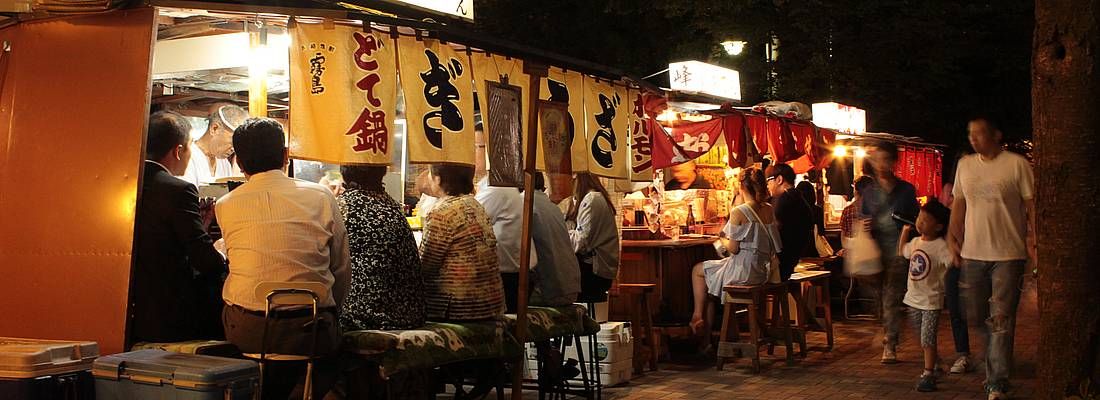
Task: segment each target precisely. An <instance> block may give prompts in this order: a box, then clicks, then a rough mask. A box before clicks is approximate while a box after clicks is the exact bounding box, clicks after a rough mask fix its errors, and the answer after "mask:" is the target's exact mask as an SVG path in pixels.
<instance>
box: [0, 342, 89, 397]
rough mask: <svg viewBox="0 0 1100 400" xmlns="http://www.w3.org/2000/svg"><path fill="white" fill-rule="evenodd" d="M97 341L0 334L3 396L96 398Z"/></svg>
mask: <svg viewBox="0 0 1100 400" xmlns="http://www.w3.org/2000/svg"><path fill="white" fill-rule="evenodd" d="M97 356H99V345H97V344H96V343H95V342H73V341H60V340H41V339H20V338H0V398H2V399H12V400H24V399H25V400H32V399H33V400H54V399H58V400H85V399H87V400H91V399H95V381H94V379H93V378H92V374H91V372H89V371H90V370H91V368H92V360H95V358H96V357H97Z"/></svg>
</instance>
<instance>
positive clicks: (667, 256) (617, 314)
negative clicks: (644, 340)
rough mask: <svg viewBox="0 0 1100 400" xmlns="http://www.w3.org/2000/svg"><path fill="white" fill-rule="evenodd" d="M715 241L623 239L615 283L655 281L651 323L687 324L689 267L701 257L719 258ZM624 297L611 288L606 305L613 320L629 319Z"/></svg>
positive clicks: (688, 314)
mask: <svg viewBox="0 0 1100 400" xmlns="http://www.w3.org/2000/svg"><path fill="white" fill-rule="evenodd" d="M715 240H717V237H691V238H682V239H677V240H670V239H666V240H623V241H622V249H623V250H622V256H621V258H620V262H619V276H618V280H617V281H616V284H619V283H652V284H656V285H657V287H656V292H655V294H654V295H653V296H651V297H650V298H649V307H650V310H653V312H654V317H653V318H654V319H653V320H654V323H655V324H657V325H659V326H668V325H687V323H688V322H690V321H691V312H692V289H691V269H692V267H694V266H695V264H697V263H700V262H702V261H704V260H713V259H717V258H718V254H717V253H716V252H715V250H714V246H713V243H714V241H715ZM623 300H625V299H624V298H620V297H619V296H617V295H616V294H615V290H614V288H613V289H612V295H611V297H610V298H609V304H608V308H609V314H610V317H611V319H612V320H619V321H629V320H630V316H629V315H628V314H627V310H628V308H627V306H626V305H625V304H623Z"/></svg>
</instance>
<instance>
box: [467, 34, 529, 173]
mask: <svg viewBox="0 0 1100 400" xmlns="http://www.w3.org/2000/svg"><path fill="white" fill-rule="evenodd" d="M470 63H471V64H473V66H474V75H473V76H474V84H475V89H476V90H477V96H478V104H480V105H481V120H482V121H483V123H484V125H485V132H492V130H493V127H492V124H493V120H492V119H491V118H486V112H485V111H486V105H487V104H489V103H488V99H487V98H486V94H487V93H488V92H489V90H488V87H487V82H497V83H501V84H507V85H511V86H515V87H517V88H519V90H520V93H519V97H520V100H521V101H520V108H519V110H520V117H521V123H520V130H521V131H522V132H524V136H526V132H527V120H528V119H529V115H530V111H531V105H530V104H528V103H529V102H530V99H529V96H528V90H530V88H529V86H531V78H530V76H529V75H527V74H525V73H523V60H519V59H515V58H508V57H504V56H499V55H493V54H487V53H474V54H472V55H470ZM487 137H488V138H489V141H490V143H488V146H490V147H491V146H493V143H491V142H492V137H491V136H487ZM538 140H540V142H539V145H538V149H539V151H538V159H537V160H538V165H540V166H541V165H543V161H542V143H541V139H538ZM492 168H493V166H492V164H491V163H490V164H489V169H492Z"/></svg>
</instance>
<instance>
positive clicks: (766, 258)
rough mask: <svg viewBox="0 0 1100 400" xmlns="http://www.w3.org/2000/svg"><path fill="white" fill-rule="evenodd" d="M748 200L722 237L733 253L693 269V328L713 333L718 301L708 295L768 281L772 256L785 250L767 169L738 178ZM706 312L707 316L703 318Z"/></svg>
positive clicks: (735, 212)
mask: <svg viewBox="0 0 1100 400" xmlns="http://www.w3.org/2000/svg"><path fill="white" fill-rule="evenodd" d="M738 181H739V183H740V192H741V199H743V200H744V203H742V204H741V205H739V206H737V207H736V208H734V209H733V211H731V212H730V218H729V222H727V223H726V227H725V228H724V229H722V234H721V236H720V238H719V240H721V241H722V243H723V245H724V247H725V248H726V250H727V251H728V252H729V256H728V257H726V258H723V259H721V260H711V261H704V262H702V263H699V264H696V265H695V268H694V269H692V273H691V275H692V287H693V289H694V294H695V310H694V312H693V313H692V316H691V329H692V331H694V332H696V333H699V332H710V327H711V324H712V321H713V318H712V316H713V315H714V312H713V311H714V304H713V303H710V302H707V295H710V296H715V297H719V298H721V296H722V288H723V287H724V286H726V285H758V284H762V283H765V282H767V280H768V276H769V272H770V269H772V268H778V267H779V266H777V265H771V261H772V257H773V256H774V255H775V254H776V253H777V252H779V251H780V250H781V249H782V244H781V243H779V228H778V226H777V225H776V222H775V211H774V210H773V208H772V206H771V205H769V204H768V203H767V202H766V201H767V196H768V188H767V182H766V181H765V179H764V172H763V171H761V170H760V169H757V168H747V169H745V170H743V171H742V172H741V175H740V177H738ZM704 311H705V312H706V313H705V315H707V318H703V315H704Z"/></svg>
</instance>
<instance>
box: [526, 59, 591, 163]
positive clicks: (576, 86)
mask: <svg viewBox="0 0 1100 400" xmlns="http://www.w3.org/2000/svg"><path fill="white" fill-rule="evenodd" d="M541 82H542V88H541V89H540V91H539V98H540V99H542V100H547V101H552V102H556V103H563V104H568V108H567V113H566V120H567V122H566V125H565V129H566V133H567V134H568V135H569V143H570V148H571V149H572V150H571V152H570V153H571V154H572V157H573V160H572V167H573V172H574V173H577V172H588V147H587V140H586V137H587V136H586V135H585V131H584V129H585V125H584V97H585V92H584V85H585V79H584V76H583V75H581V74H580V73H579V72H575V71H565V70H562V69H558V68H551V69H550V71H549V76H548V77H547V78H543V79H542V80H541ZM540 123H541V121H540ZM542 131H543V129H542V128H539V132H540V134H541V132H542ZM539 144H540V145H541V144H543V143H542V140H541V139H540V140H539ZM540 153H545V149H543V150H541V151H540ZM536 161H537V163H536V165H538V166H539V168H540V169H542V170H544V171H545V170H548V168H547V167H548V166H547V165H546V164H545V160H542V161H538V160H536Z"/></svg>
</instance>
